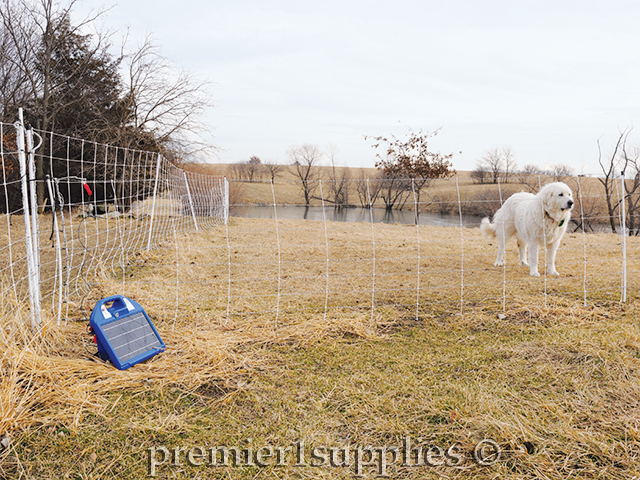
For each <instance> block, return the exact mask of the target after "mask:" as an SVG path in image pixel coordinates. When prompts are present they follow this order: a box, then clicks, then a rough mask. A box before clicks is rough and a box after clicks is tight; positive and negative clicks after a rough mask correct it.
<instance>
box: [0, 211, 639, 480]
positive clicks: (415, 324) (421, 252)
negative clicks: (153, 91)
mask: <svg viewBox="0 0 640 480" xmlns="http://www.w3.org/2000/svg"><path fill="white" fill-rule="evenodd" d="M227 240H228V242H227ZM496 248H497V246H496V245H495V243H494V244H491V242H489V241H488V240H487V239H486V238H482V237H481V235H480V232H479V230H478V229H468V228H463V229H460V228H445V227H420V228H416V227H415V226H407V225H384V224H376V225H374V226H372V225H371V224H368V223H359V224H344V223H331V222H329V223H327V224H325V223H324V222H303V221H292V220H280V221H278V222H277V223H276V222H275V221H274V220H254V219H238V218H232V219H231V222H230V224H229V226H228V228H225V227H224V226H222V227H214V228H211V229H209V230H208V231H206V232H201V233H199V234H189V235H186V234H175V236H169V237H168V238H167V240H166V241H165V242H164V246H163V247H162V248H158V249H155V250H153V251H152V252H150V253H148V254H146V253H145V254H138V255H137V256H136V257H135V259H132V260H131V261H130V262H129V263H128V267H127V268H126V271H125V277H126V283H125V284H124V285H123V283H122V278H123V277H122V275H116V276H113V275H112V274H111V273H109V272H108V271H105V272H103V273H101V274H99V275H98V277H97V278H96V279H95V281H94V282H93V283H94V288H93V290H92V291H91V293H90V296H89V297H88V298H87V300H86V302H87V304H88V305H92V304H93V303H94V302H95V301H96V300H97V299H99V298H102V297H104V296H106V295H110V294H113V293H125V294H126V295H128V296H130V297H132V298H134V299H136V300H137V301H138V302H139V303H141V304H142V305H143V306H144V307H145V309H146V311H147V313H148V314H149V315H150V316H151V318H153V319H154V322H155V324H156V326H157V328H158V330H159V332H160V334H161V336H162V337H163V340H164V341H165V342H166V344H167V346H168V349H167V351H166V352H165V353H163V354H161V355H158V356H156V357H154V358H153V359H151V360H150V361H148V362H146V363H144V364H140V365H137V366H135V367H133V368H132V369H130V370H127V371H123V372H121V371H118V370H116V369H114V368H113V367H112V366H110V365H106V364H103V363H102V362H99V361H96V360H95V359H94V358H93V357H92V356H91V355H90V354H89V353H88V352H87V351H86V350H85V345H86V344H88V340H89V337H88V336H87V335H86V334H85V321H82V319H83V312H81V311H79V310H78V306H77V305H74V306H73V308H72V314H71V316H70V318H71V319H72V320H78V321H77V322H76V321H69V322H68V323H66V324H65V325H64V326H62V327H56V326H55V324H54V320H53V319H52V318H47V323H46V325H45V328H44V331H43V332H42V334H34V332H31V331H30V329H29V328H28V327H27V326H25V325H24V324H22V323H21V322H20V321H19V320H18V319H17V318H15V319H13V320H11V319H9V318H7V319H6V320H5V324H4V325H3V326H2V330H1V334H2V335H1V337H0V342H1V343H0V365H1V369H2V379H3V382H2V386H1V387H0V435H1V434H7V435H9V437H10V439H11V447H10V448H6V449H4V450H2V451H1V452H0V476H4V477H7V478H30V477H33V476H35V478H61V477H64V476H65V475H68V476H69V477H70V478H74V476H75V478H143V477H144V476H145V475H146V468H147V466H146V458H147V456H148V448H149V447H150V446H154V445H156V444H157V445H164V444H167V445H169V446H175V445H178V444H183V445H186V446H194V445H200V444H204V445H216V444H217V445H220V444H225V443H224V442H227V443H229V442H231V443H230V444H233V442H236V441H237V442H240V441H241V439H243V438H248V437H251V438H253V439H254V440H253V441H255V442H260V443H259V444H280V443H287V442H288V443H291V442H292V441H295V439H296V438H300V437H302V438H305V439H307V441H308V442H310V443H314V442H315V443H316V444H328V445H336V446H339V445H342V444H344V442H349V443H352V444H360V445H368V444H371V445H386V444H390V445H396V444H398V442H399V441H400V439H401V438H402V436H403V435H410V436H414V437H416V438H417V437H421V438H426V439H427V440H424V441H428V442H434V443H435V444H443V445H448V444H452V443H456V444H458V445H460V447H461V448H462V449H463V451H464V452H467V453H468V452H470V450H469V449H472V448H473V445H474V443H475V442H477V441H479V440H481V439H482V438H491V439H495V440H496V441H497V442H498V443H499V444H500V445H501V446H502V448H503V450H504V452H505V456H504V458H503V460H502V461H501V462H499V463H498V464H496V465H493V466H491V467H482V466H478V465H466V466H465V467H464V468H453V467H447V466H446V465H445V466H441V467H421V468H415V469H413V470H412V469H409V470H407V469H402V468H401V467H394V468H398V470H397V473H398V475H399V476H402V477H407V478H409V477H411V478H413V477H414V475H415V476H416V478H441V476H442V475H445V476H448V477H450V478H513V479H516V478H533V477H537V478H571V477H574V478H620V479H622V478H631V477H632V476H633V475H637V474H639V472H638V470H637V465H638V457H639V456H640V449H639V448H640V430H639V426H638V423H637V416H636V413H635V412H636V409H637V405H636V403H637V398H638V393H639V392H638V385H639V383H638V380H639V378H638V370H637V368H636V363H637V358H638V355H640V353H639V352H640V332H639V331H638V327H637V300H636V298H637V295H638V288H639V287H640V260H638V259H639V258H640V256H639V255H638V254H639V253H640V251H639V250H640V245H639V244H638V241H637V239H636V238H628V244H627V249H628V282H629V290H628V302H627V303H625V304H623V303H620V302H619V300H620V295H621V261H622V260H621V248H622V247H621V239H620V237H619V236H617V235H612V234H588V235H583V234H581V233H574V234H569V235H567V236H566V237H565V239H564V241H563V245H562V246H561V249H560V251H559V254H558V262H557V263H558V270H559V271H560V272H561V277H560V278H545V277H541V278H531V277H529V276H528V275H527V271H526V269H524V268H522V267H518V266H515V260H516V258H517V252H516V251H515V245H513V244H510V248H509V250H508V265H509V266H508V267H507V268H504V269H503V268H496V267H493V260H494V258H495V253H496ZM229 294H230V295H229ZM585 300H586V304H585ZM22 313H23V314H24V313H25V312H24V311H22ZM84 314H85V315H86V314H87V312H84ZM498 314H500V318H498V316H497V315H498ZM89 348H90V347H89ZM321 366H322V367H321ZM336 388H338V390H337V391H336ZM265 407H268V409H267V410H265ZM304 412H308V413H304ZM429 439H430V440H429ZM279 442H280V443H279ZM528 445H532V447H531V448H529V446H528ZM33 452H37V455H35V454H34V453H33ZM69 458H74V459H75V460H74V461H71V462H70V461H69ZM61 472H62V473H61ZM394 472H396V470H394ZM161 473H162V475H163V476H164V477H163V478H166V477H168V476H171V475H174V474H178V473H179V474H181V475H184V478H201V477H198V476H202V475H205V476H206V478H248V477H251V478H254V477H256V478H270V477H272V476H274V475H275V476H277V477H279V478H300V475H301V474H302V475H304V476H305V478H326V477H329V476H330V477H331V478H352V477H353V472H352V471H351V470H349V469H346V468H343V469H339V468H329V467H326V466H325V467H324V468H320V467H317V468H313V467H308V468H303V469H300V468H295V467H287V468H276V467H273V466H272V467H270V468H264V469H260V468H256V467H240V466H237V467H226V468H217V469H213V470H211V468H209V469H204V468H200V469H199V468H198V467H197V466H195V465H188V464H185V465H183V466H182V467H178V466H174V465H173V464H171V463H170V462H169V463H167V464H166V465H163V466H162V470H161ZM367 475H369V473H367ZM371 475H373V474H371Z"/></svg>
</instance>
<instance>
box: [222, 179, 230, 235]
mask: <svg viewBox="0 0 640 480" xmlns="http://www.w3.org/2000/svg"><path fill="white" fill-rule="evenodd" d="M223 181H224V199H223V202H224V207H223V208H224V213H223V215H224V224H225V225H226V224H228V223H229V180H227V177H224V180H223Z"/></svg>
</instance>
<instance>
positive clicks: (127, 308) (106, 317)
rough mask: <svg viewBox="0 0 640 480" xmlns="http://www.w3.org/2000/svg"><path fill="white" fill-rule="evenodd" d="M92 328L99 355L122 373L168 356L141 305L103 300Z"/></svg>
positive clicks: (94, 313)
mask: <svg viewBox="0 0 640 480" xmlns="http://www.w3.org/2000/svg"><path fill="white" fill-rule="evenodd" d="M89 325H90V326H91V328H92V330H93V332H94V333H95V335H96V343H97V344H98V355H100V358H101V359H102V360H110V361H111V363H113V365H114V366H115V367H116V368H117V369H118V370H126V369H127V368H129V367H132V366H134V365H135V364H136V363H140V362H144V361H145V360H147V359H149V358H151V357H153V356H154V355H156V354H158V353H160V352H164V351H165V349H166V346H165V344H164V342H163V341H162V339H161V338H160V335H159V334H158V331H157V330H156V329H155V327H154V326H153V323H151V319H150V318H149V316H148V315H147V312H145V311H144V309H143V308H142V307H141V306H140V304H139V303H137V302H135V301H134V300H131V299H130V298H127V297H125V296H123V295H113V296H111V297H107V298H103V299H102V300H100V301H99V302H98V303H97V304H96V306H95V307H94V308H93V311H92V312H91V317H90V318H89Z"/></svg>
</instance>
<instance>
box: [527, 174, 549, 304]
mask: <svg viewBox="0 0 640 480" xmlns="http://www.w3.org/2000/svg"><path fill="white" fill-rule="evenodd" d="M540 190H542V179H541V178H540V175H538V191H540ZM545 215H546V212H545V210H544V207H543V208H542V219H541V220H542V223H541V225H542V250H543V251H544V265H543V269H544V274H543V276H544V306H545V308H546V307H547V270H548V269H549V267H548V265H547V229H546V227H545V218H544V216H545ZM529 248H531V245H529ZM538 265H540V248H538Z"/></svg>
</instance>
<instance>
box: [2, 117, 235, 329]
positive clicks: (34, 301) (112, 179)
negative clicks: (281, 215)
mask: <svg viewBox="0 0 640 480" xmlns="http://www.w3.org/2000/svg"><path fill="white" fill-rule="evenodd" d="M0 129H1V130H0V136H1V138H0V140H1V142H0V144H1V151H0V154H1V159H2V167H3V179H2V180H3V184H2V192H1V193H0V195H1V197H2V198H1V199H0V202H1V203H2V207H1V208H2V209H3V213H4V214H5V215H4V217H5V218H4V220H3V221H2V222H1V223H2V226H1V227H0V236H2V238H3V239H5V241H3V242H2V244H1V245H0V258H1V261H2V264H1V265H2V267H1V270H0V271H1V275H2V283H1V288H2V316H3V318H4V317H6V316H7V315H11V314H18V315H20V316H22V317H26V316H28V317H30V318H31V322H32V324H33V325H34V326H37V325H40V324H41V323H42V319H41V318H40V317H41V312H47V315H48V317H49V318H52V319H53V320H54V321H55V322H57V323H58V324H60V323H61V322H62V321H65V320H68V319H71V318H77V317H78V316H79V315H81V318H82V316H86V315H87V314H88V313H87V309H88V310H91V308H92V305H91V304H89V303H86V301H85V300H87V296H88V295H89V294H90V292H92V297H95V296H96V295H99V294H100V293H101V292H102V291H103V290H104V288H103V287H101V282H102V281H104V280H106V279H108V280H109V282H110V286H109V288H110V289H111V290H112V289H113V288H114V282H115V283H117V284H118V286H119V288H120V289H121V290H122V291H125V290H126V289H127V279H128V278H131V275H132V270H134V269H135V268H136V265H138V263H139V262H140V257H141V255H142V254H143V253H144V252H146V251H149V250H151V249H153V248H155V247H157V246H158V245H160V244H161V243H163V242H165V241H167V239H170V240H172V239H173V238H174V232H179V233H188V232H195V231H198V229H199V228H200V229H207V228H210V227H212V226H214V225H222V224H224V223H225V222H226V221H227V218H228V203H227V192H228V187H227V185H226V180H225V179H224V177H221V176H212V175H201V174H197V173H193V172H188V171H185V170H183V169H180V168H178V167H176V166H175V165H173V164H171V163H170V162H168V161H166V160H165V159H164V158H162V156H161V155H159V154H157V153H154V152H147V151H141V150H130V149H122V148H119V147H114V146H110V145H104V144H100V143H95V142H89V141H86V140H82V139H76V138H72V137H68V136H61V135H57V134H55V133H51V132H41V131H36V130H33V129H31V128H25V127H23V124H22V122H16V124H14V125H9V124H1V125H0ZM37 163H39V164H40V165H42V166H43V168H42V170H43V171H44V176H45V179H44V180H42V179H37V178H36V175H35V170H36V169H35V165H36V164H37ZM110 293H121V292H120V291H118V292H113V291H111V292H110ZM92 297H89V298H90V299H91V300H93V298H92ZM83 303H84V304H83ZM25 307H28V308H25Z"/></svg>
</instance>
